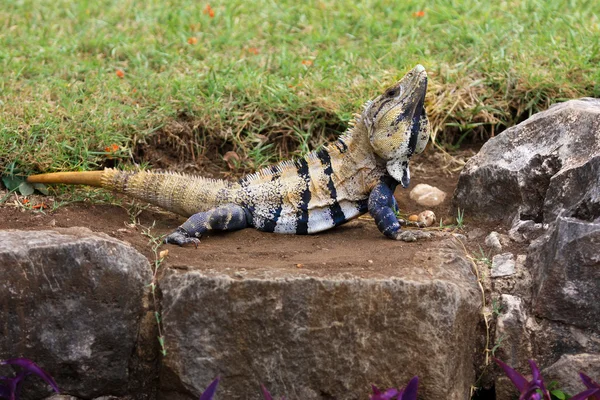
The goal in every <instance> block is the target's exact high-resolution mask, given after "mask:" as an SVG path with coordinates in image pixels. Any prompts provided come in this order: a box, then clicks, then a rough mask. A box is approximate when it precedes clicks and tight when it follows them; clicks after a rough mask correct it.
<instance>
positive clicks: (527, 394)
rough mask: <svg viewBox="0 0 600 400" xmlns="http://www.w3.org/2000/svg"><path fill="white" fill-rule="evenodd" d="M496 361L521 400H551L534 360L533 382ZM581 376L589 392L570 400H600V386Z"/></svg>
mask: <svg viewBox="0 0 600 400" xmlns="http://www.w3.org/2000/svg"><path fill="white" fill-rule="evenodd" d="M494 361H496V363H497V364H498V365H499V366H500V367H501V368H502V369H503V370H504V373H505V374H506V376H508V378H509V379H510V380H511V381H512V383H513V384H514V385H515V386H516V388H517V389H518V390H519V392H521V396H519V400H542V399H543V400H550V393H548V390H547V389H546V387H545V386H544V380H543V379H542V376H541V374H540V370H539V368H538V366H537V365H536V364H535V362H534V361H533V360H529V366H530V367H531V375H532V378H531V381H528V380H527V379H525V377H523V375H521V374H519V373H518V372H517V371H515V370H514V369H513V368H511V367H509V366H508V365H506V364H505V363H503V362H502V361H500V360H498V359H497V358H494ZM579 376H580V377H581V380H582V381H583V383H584V384H585V385H586V386H587V387H588V390H585V391H583V392H581V393H578V394H576V395H575V396H573V397H571V398H570V400H585V399H588V398H590V399H591V400H600V386H599V385H598V384H597V383H596V382H594V381H593V380H591V379H590V377H589V376H587V375H585V374H583V373H580V374H579Z"/></svg>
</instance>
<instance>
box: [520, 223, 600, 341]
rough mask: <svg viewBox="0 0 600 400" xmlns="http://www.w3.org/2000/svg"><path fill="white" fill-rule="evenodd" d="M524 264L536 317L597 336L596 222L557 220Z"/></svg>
mask: <svg viewBox="0 0 600 400" xmlns="http://www.w3.org/2000/svg"><path fill="white" fill-rule="evenodd" d="M528 260H529V262H530V266H531V270H532V276H533V282H534V285H533V308H534V311H535V313H536V315H538V316H540V317H543V318H547V319H549V320H553V321H560V322H563V323H567V324H570V325H573V326H576V327H579V328H584V329H591V330H594V331H595V332H600V221H598V222H596V223H594V222H586V221H581V220H577V219H574V218H564V217H559V218H558V219H557V221H556V224H555V226H554V227H553V228H552V230H551V231H550V232H549V233H548V234H546V235H544V236H543V237H541V238H540V239H538V240H536V241H535V242H533V243H532V245H531V248H530V257H528Z"/></svg>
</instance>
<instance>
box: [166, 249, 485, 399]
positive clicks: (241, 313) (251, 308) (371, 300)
mask: <svg viewBox="0 0 600 400" xmlns="http://www.w3.org/2000/svg"><path fill="white" fill-rule="evenodd" d="M415 257H416V258H417V259H418V260H422V261H423V262H422V265H423V267H422V269H421V268H414V269H403V268H402V267H401V266H399V267H398V272H397V274H396V275H394V276H389V277H387V278H381V277H379V278H376V277H378V276H379V275H374V276H373V277H369V276H368V274H369V272H362V273H360V276H358V275H354V274H351V273H344V274H343V275H336V274H334V273H329V274H327V273H325V274H324V273H320V274H319V275H316V276H314V275H313V276H307V275H306V272H302V270H298V271H295V270H279V271H273V270H268V269H265V270H264V271H261V270H258V271H257V270H248V274H247V275H246V276H245V279H243V280H239V279H235V278H234V277H232V276H231V275H226V274H224V273H223V272H222V271H214V270H203V271H197V270H196V271H189V270H188V271H185V270H182V269H181V268H177V269H169V270H168V272H167V274H166V276H165V277H164V278H163V279H162V281H161V283H160V284H161V288H162V293H163V321H164V326H165V335H166V338H165V341H166V345H167V349H168V352H169V353H168V356H167V357H166V358H165V359H164V365H163V368H162V369H161V390H162V391H163V392H166V393H169V396H167V397H172V393H176V392H178V393H189V394H190V397H189V398H190V399H191V398H193V396H197V395H198V394H199V393H200V392H201V391H202V390H203V388H205V387H206V386H207V385H208V383H209V382H210V381H211V380H212V379H213V378H214V377H215V376H217V375H220V376H221V377H222V381H221V385H220V387H219V395H220V396H223V397H222V398H226V399H246V398H248V397H247V396H248V393H258V392H257V391H258V387H259V383H261V382H262V383H264V384H265V385H266V386H267V387H268V388H269V390H270V391H271V393H272V394H273V395H277V396H281V395H286V396H287V398H291V399H304V400H311V399H323V398H338V399H348V400H352V399H362V398H366V397H367V395H368V393H370V384H371V383H374V384H376V385H379V386H381V387H391V386H396V387H397V386H401V385H404V384H406V382H408V380H409V379H410V378H411V377H412V376H414V375H418V376H419V377H420V378H421V380H420V388H419V393H420V398H422V399H441V398H443V399H449V400H453V399H457V400H458V399H460V400H463V399H465V398H468V395H469V387H470V385H471V384H472V382H473V379H474V377H475V375H474V369H473V356H474V354H475V353H474V350H473V346H474V343H475V337H476V336H477V326H478V323H479V315H480V306H481V304H480V303H481V294H480V292H479V291H478V286H477V282H476V280H475V277H474V275H473V273H472V270H471V268H472V266H471V263H470V262H469V261H467V260H466V259H465V258H464V257H463V254H462V253H460V252H459V251H458V250H456V249H449V248H444V249H435V248H434V249H429V250H428V251H427V252H422V253H417V254H416V255H415ZM375 273H376V272H374V274H375ZM167 397H165V398H167ZM254 397H256V398H258V395H256V396H254Z"/></svg>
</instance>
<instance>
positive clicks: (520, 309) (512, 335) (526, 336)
mask: <svg viewBox="0 0 600 400" xmlns="http://www.w3.org/2000/svg"><path fill="white" fill-rule="evenodd" d="M501 304H502V311H501V313H500V315H499V316H498V319H497V321H496V340H497V341H499V342H500V343H501V347H500V351H499V352H498V354H497V357H499V358H500V359H501V360H502V361H504V362H505V363H507V364H508V365H510V366H512V367H513V368H517V367H519V368H526V366H527V360H528V359H529V358H531V355H532V346H531V340H530V331H529V330H528V328H527V323H528V315H527V312H526V308H525V304H523V300H522V299H521V298H520V297H517V296H512V295H508V294H503V295H502V296H501Z"/></svg>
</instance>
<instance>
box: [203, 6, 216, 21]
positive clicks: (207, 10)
mask: <svg viewBox="0 0 600 400" xmlns="http://www.w3.org/2000/svg"><path fill="white" fill-rule="evenodd" d="M202 13H203V14H208V16H209V17H211V18H214V17H215V10H213V9H212V7H211V6H210V4H207V5H206V7H204V11H202Z"/></svg>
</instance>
